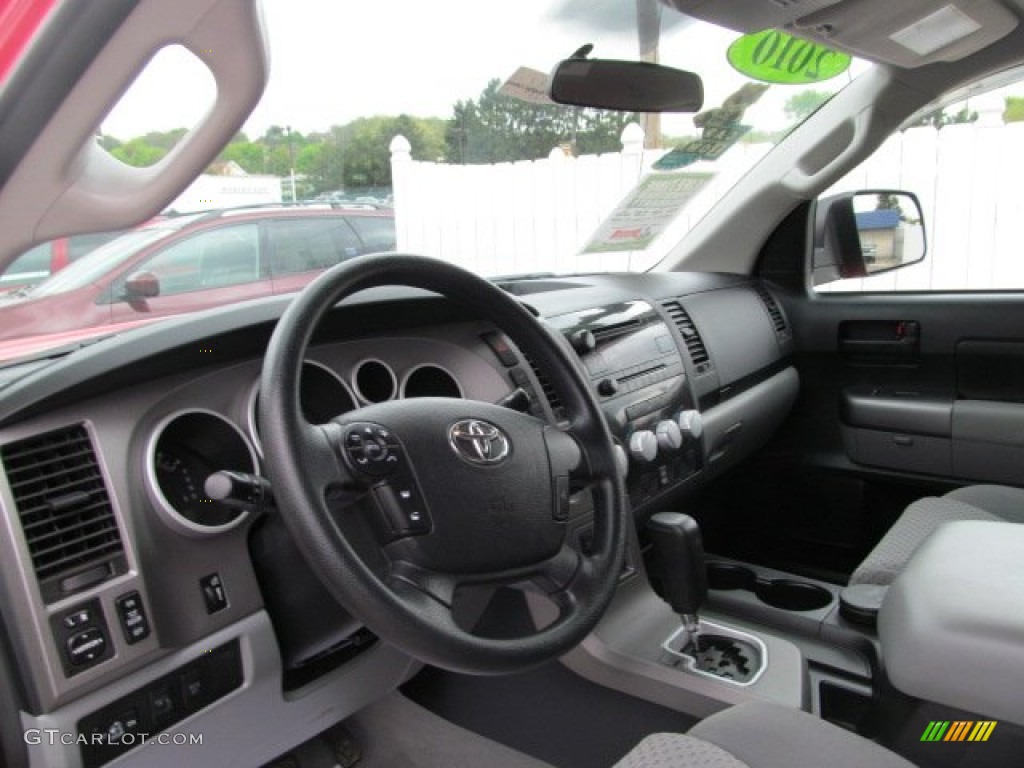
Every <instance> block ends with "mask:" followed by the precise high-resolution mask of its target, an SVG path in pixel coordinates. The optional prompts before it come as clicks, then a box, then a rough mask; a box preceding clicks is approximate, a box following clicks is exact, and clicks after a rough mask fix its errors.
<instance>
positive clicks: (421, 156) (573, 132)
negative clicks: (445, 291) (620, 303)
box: [0, 0, 868, 360]
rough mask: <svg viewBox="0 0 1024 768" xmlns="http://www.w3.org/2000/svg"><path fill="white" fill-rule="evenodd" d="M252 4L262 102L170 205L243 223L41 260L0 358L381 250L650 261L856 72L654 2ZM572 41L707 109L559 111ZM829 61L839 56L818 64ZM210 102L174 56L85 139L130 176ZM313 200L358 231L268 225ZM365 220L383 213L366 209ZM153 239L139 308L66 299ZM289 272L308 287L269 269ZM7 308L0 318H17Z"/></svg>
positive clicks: (613, 265) (532, 266) (502, 270)
mask: <svg viewBox="0 0 1024 768" xmlns="http://www.w3.org/2000/svg"><path fill="white" fill-rule="evenodd" d="M263 7H264V16H265V21H266V26H267V30H268V35H269V41H270V46H271V56H270V60H271V63H272V70H271V79H270V83H269V85H268V87H267V89H266V92H265V94H264V96H263V99H262V101H261V102H260V104H259V105H258V106H257V108H256V109H255V110H254V112H253V113H252V115H251V116H250V118H249V120H248V122H247V123H246V124H245V125H244V127H243V129H242V131H240V132H239V133H238V134H237V135H236V136H235V137H234V139H233V140H232V141H231V142H230V143H229V144H228V145H227V146H225V147H224V149H223V151H222V152H221V153H220V155H219V156H218V157H217V158H216V160H215V161H214V162H213V163H211V164H210V166H209V167H207V168H206V171H205V173H204V174H203V175H202V176H200V177H199V178H197V179H196V180H195V182H194V183H193V184H192V185H191V186H190V187H189V188H188V189H186V190H185V191H183V192H182V193H181V194H180V195H179V196H178V197H177V198H176V199H175V200H173V201H172V202H170V203H169V205H168V207H167V211H168V212H174V213H176V214H182V213H192V212H198V211H206V210H214V209H217V210H219V209H229V208H230V209H239V210H236V211H234V213H236V214H237V215H235V216H223V215H222V216H220V218H222V219H223V223H224V225H225V226H227V225H229V224H234V225H236V226H235V229H233V230H232V231H231V232H225V231H221V230H220V228H219V226H213V227H206V225H205V224H204V231H203V233H199V235H196V234H195V233H193V232H191V231H190V227H189V226H188V223H187V222H186V221H184V220H175V222H176V223H175V224H174V226H173V228H172V229H169V228H163V227H158V228H149V229H142V230H138V231H135V232H132V233H130V234H128V235H125V236H123V237H121V238H119V239H117V240H114V241H113V242H111V243H109V244H107V245H105V246H102V247H100V248H99V249H97V250H95V251H93V252H91V253H90V254H88V255H86V256H84V257H81V258H79V259H77V260H72V261H71V264H70V266H64V265H63V264H58V263H57V262H54V266H53V267H52V268H51V269H50V271H51V272H53V273H54V274H53V276H52V277H51V278H50V279H49V280H47V281H45V282H43V283H42V284H40V285H37V286H35V287H34V288H31V289H29V290H27V291H25V290H23V291H21V293H22V294H23V296H22V297H21V300H19V301H18V302H13V304H14V306H15V307H17V306H19V305H20V306H24V305H27V304H32V303H33V302H36V303H38V302H42V301H51V302H52V305H48V306H47V307H46V308H45V309H43V308H39V309H37V310H36V311H34V313H33V315H32V316H33V318H34V319H33V321H32V323H29V322H28V320H27V319H23V318H22V316H19V319H18V323H19V328H20V329H21V330H20V333H18V334H16V333H15V332H14V331H12V330H10V328H12V327H13V321H12V322H5V321H4V320H3V319H2V318H0V344H2V341H3V339H4V338H11V337H12V336H14V335H22V336H28V335H38V336H40V337H44V336H46V335H47V334H49V333H57V332H59V333H62V334H65V336H66V332H67V331H69V330H72V329H79V328H81V329H83V332H84V330H85V329H88V328H93V329H95V330H96V332H97V333H98V332H109V330H110V329H109V328H108V327H101V326H104V325H107V324H110V323H111V322H120V323H131V322H151V321H154V320H158V319H160V318H162V317H166V316H168V315H170V314H181V313H183V312H193V311H201V310H203V309H208V308H211V307H215V306H223V305H225V304H228V303H230V302H231V301H234V300H241V299H243V298H244V299H251V298H254V297H256V296H260V295H271V294H273V293H275V292H281V291H294V290H297V289H299V288H301V287H302V284H303V281H308V280H310V279H312V278H313V277H314V276H315V273H316V271H317V270H319V269H323V268H326V267H328V266H330V265H331V264H334V263H337V262H339V261H343V260H345V259H348V258H355V257H358V256H360V255H362V254H365V253H371V252H374V251H380V250H392V249H397V250H400V251H404V252H411V253H419V254H423V255H429V256H434V257H438V258H442V259H446V260H449V261H452V262H455V263H457V264H459V265H461V266H464V267H467V268H469V269H471V270H474V271H476V272H477V273H479V274H482V275H485V276H498V275H502V276H508V275H518V274H529V273H539V272H542V273H555V274H562V275H564V274H573V273H591V272H601V271H622V270H633V271H638V270H647V269H650V268H651V267H652V266H654V265H656V264H657V263H658V262H659V261H660V260H661V259H663V258H664V257H665V255H666V254H667V253H668V252H669V250H670V249H671V248H673V247H674V246H675V245H676V244H677V243H678V242H679V241H680V240H681V239H682V238H684V237H685V235H686V233H687V232H688V231H689V229H691V228H692V227H693V226H694V224H696V222H697V221H699V220H700V218H701V217H702V216H703V215H704V214H705V213H706V212H707V211H708V210H709V209H710V208H711V207H712V206H713V205H714V204H715V202H716V201H717V200H718V199H719V198H720V197H721V196H722V195H723V194H724V193H725V192H727V191H728V190H729V189H730V188H731V187H732V186H733V185H735V184H736V183H742V179H743V177H744V175H745V174H746V172H747V171H748V170H749V169H750V168H751V167H752V166H753V165H754V164H755V163H756V162H757V161H758V160H760V159H761V158H762V157H763V156H764V155H765V154H766V153H767V152H768V151H769V150H770V149H771V148H772V147H773V146H774V145H775V144H777V143H778V142H779V141H780V140H781V139H782V138H783V137H784V136H785V135H786V134H787V133H788V132H789V131H791V130H792V128H793V127H795V126H796V125H798V124H799V123H800V122H802V121H803V120H805V119H806V118H807V117H808V116H809V115H811V114H812V113H813V112H814V111H815V110H816V109H817V108H818V107H819V106H820V105H821V104H822V103H823V102H824V101H826V100H827V99H828V98H830V96H831V95H832V94H834V93H835V92H836V91H838V90H839V89H840V88H842V87H844V86H845V85H846V84H847V83H849V82H850V81H851V80H852V79H853V78H854V77H855V76H857V75H858V74H859V73H861V72H863V71H864V70H865V69H867V68H868V65H867V64H866V63H864V62H861V61H858V60H856V59H854V60H853V61H852V62H850V61H849V57H845V56H842V55H840V54H835V56H834V57H833V55H832V53H830V52H829V53H827V55H826V52H824V50H823V49H817V48H814V47H813V46H809V44H805V43H803V41H799V40H796V41H793V40H789V42H787V40H788V38H787V36H785V35H782V34H781V33H778V32H771V31H766V33H767V34H769V35H770V37H768V38H764V37H761V38H748V40H747V41H746V42H745V43H743V42H738V41H739V39H740V38H741V35H740V33H737V32H735V31H732V30H728V29H723V28H719V27H715V26H713V25H710V24H708V23H705V22H702V21H699V20H696V19H693V18H690V17H687V16H684V15H682V14H680V13H678V12H676V11H675V10H673V9H671V8H668V7H665V6H663V5H662V4H660V3H658V2H655V0H651V1H650V2H649V3H646V2H640V3H637V2H636V0H600V1H595V0H523V2H519V3H514V4H506V5H505V6H493V7H491V6H489V7H488V10H487V28H488V29H489V30H491V32H490V33H488V34H480V33H474V32H471V30H470V28H469V27H468V26H466V25H465V24H463V23H461V22H460V20H465V19H466V18H467V14H469V16H470V17H476V16H479V10H478V6H477V5H476V4H470V3H468V2H466V1H465V0H448V1H447V2H439V3H429V4H427V3H420V2H412V1H411V0H400V2H397V3H329V2H323V0H264V2H263ZM638 16H639V18H640V23H639V24H638V22H637V19H638ZM587 44H591V45H593V52H592V53H591V54H590V55H591V57H593V58H601V59H623V60H631V61H639V60H645V61H657V62H660V63H661V64H664V65H668V66H672V67H677V68H680V69H685V70H688V71H692V72H695V73H697V74H698V75H700V76H701V78H703V85H704V102H703V108H702V109H701V111H700V112H699V113H697V114H663V115H660V116H659V115H645V114H632V113H616V112H607V111H600V110H595V109H588V108H576V107H568V106H562V105H557V104H554V103H552V102H550V100H548V98H547V96H546V85H547V83H546V79H547V73H549V72H551V71H552V69H553V67H554V65H555V64H556V63H557V62H558V61H559V60H561V59H565V58H569V57H570V56H571V55H572V54H573V53H574V52H575V51H577V50H579V49H580V48H581V47H582V46H584V45H587ZM744 46H745V48H744ZM744 50H745V51H746V53H743V51H744ZM730 51H732V52H731V53H730ZM737 51H739V54H737ZM737 55H740V56H746V58H747V59H748V61H747V66H746V68H744V66H742V65H737V58H736V57H737ZM730 57H732V62H730ZM830 57H831V58H830ZM826 59H829V60H830V61H831V64H832V65H834V64H835V63H836V62H839V61H842V62H845V63H842V64H841V66H829V67H825V68H823V69H821V71H820V72H819V71H818V69H819V67H818V65H819V64H821V63H822V62H823V61H824V60H826ZM751 62H753V63H754V64H757V65H759V66H760V67H761V70H762V74H763V70H764V67H766V66H772V65H774V67H775V69H776V70H778V71H780V72H782V71H784V70H787V69H788V71H789V73H790V75H787V77H789V79H794V77H793V76H792V73H793V72H797V74H798V75H800V76H799V77H796V78H795V79H797V80H800V83H798V84H795V85H794V84H777V83H776V84H772V83H767V82H762V81H761V80H756V79H754V76H757V72H755V71H753V70H752V69H751ZM740 69H744V71H746V72H747V73H748V74H743V73H741V71H740ZM755 69H756V67H755ZM825 69H828V70H829V71H828V72H825V71H824V70H825ZM808 73H811V74H813V75H814V77H811V76H809V75H808ZM783 74H784V72H783ZM752 75H754V76H752ZM805 75H807V76H805ZM801 78H802V79H801ZM822 78H825V79H822ZM783 79H785V78H783ZM215 93H216V86H215V85H213V83H212V79H211V77H210V75H209V73H208V72H206V71H205V67H204V66H202V65H201V64H199V63H198V60H197V59H195V58H194V57H193V56H192V54H190V53H188V52H187V51H186V50H185V49H183V48H180V47H177V46H172V47H171V48H168V49H165V50H164V51H163V52H161V53H160V54H158V56H157V57H156V58H154V59H153V61H152V62H151V64H150V66H149V67H148V69H147V70H146V71H145V72H144V73H143V74H142V75H141V76H140V78H139V80H138V82H137V83H136V85H135V86H133V87H132V88H131V89H129V91H128V93H127V94H126V96H125V97H124V99H123V100H122V102H121V103H120V104H119V105H118V107H117V108H116V109H115V110H114V112H113V113H111V115H109V116H108V118H107V119H106V120H105V122H104V123H103V124H102V126H101V130H100V132H99V133H98V135H97V141H98V142H99V143H100V145H101V146H103V147H104V148H105V149H107V150H108V151H109V152H110V153H111V154H112V155H113V156H114V157H115V158H117V159H118V160H120V161H122V162H125V163H128V164H130V165H139V166H147V165H152V164H153V163H155V162H158V161H159V160H160V159H161V158H162V157H163V156H165V155H166V154H167V153H168V152H169V151H170V150H171V149H172V148H173V147H174V146H175V144H176V142H177V141H178V140H179V139H181V137H182V136H183V135H185V133H186V131H187V130H188V129H189V128H190V127H192V126H193V125H194V124H195V122H196V120H197V119H198V116H199V115H201V114H202V109H205V107H204V106H203V99H204V98H207V99H212V98H214V96H215ZM314 201H315V202H318V203H321V204H323V203H329V204H331V205H333V206H334V207H335V208H336V209H337V212H339V213H342V214H346V215H347V216H349V217H350V218H349V219H348V226H347V227H345V228H344V236H342V235H341V234H339V233H338V231H337V228H335V230H332V231H333V232H334V233H333V234H330V235H328V234H326V231H327V230H326V228H325V227H324V226H319V228H318V227H317V226H314V225H313V224H309V225H308V226H307V225H305V224H303V223H293V224H292V225H290V227H289V228H288V230H287V234H286V233H285V230H283V229H282V230H280V232H281V234H280V235H279V236H276V239H275V238H272V237H268V236H267V235H265V234H262V233H264V232H267V231H270V230H268V229H266V228H267V227H269V226H270V224H269V222H270V220H271V219H272V217H273V216H275V215H278V214H279V210H278V209H280V208H281V207H282V206H283V207H285V208H286V209H288V210H289V211H290V214H291V215H293V216H295V217H296V218H302V217H304V216H306V215H311V213H310V212H309V211H307V207H306V206H305V205H304V203H311V202H314ZM310 209H311V206H310ZM367 210H371V211H376V212H377V213H378V214H379V215H375V216H374V218H372V219H371V218H366V217H365V216H364V217H363V218H361V219H360V218H358V216H357V214H358V213H361V212H365V211H367ZM242 220H244V221H245V222H246V225H245V226H242V225H241V222H242ZM161 238H166V239H167V245H165V246H163V249H164V250H163V252H164V253H165V256H164V257H158V260H157V261H156V262H154V263H155V264H156V265H157V266H158V267H159V269H157V268H155V267H154V268H153V269H151V270H149V271H150V272H151V275H150V276H152V277H153V280H151V281H150V283H148V284H147V287H146V288H145V290H146V294H147V295H145V296H139V297H136V300H131V297H130V296H126V297H125V300H124V301H120V300H115V303H114V305H113V306H112V307H101V309H102V311H97V312H96V313H93V314H90V313H91V312H92V309H91V308H90V309H89V310H88V311H86V310H84V309H83V306H85V305H84V304H83V305H79V304H75V303H68V302H63V301H62V299H61V297H62V296H64V295H65V294H67V293H68V292H70V291H72V290H74V289H78V288H82V287H84V286H87V285H94V284H95V285H96V286H101V285H108V284H109V282H110V280H108V277H110V275H111V272H112V271H113V270H116V269H117V268H118V266H119V265H121V264H122V263H123V262H124V260H125V259H127V258H129V256H130V255H131V254H132V253H134V252H137V251H138V249H139V248H141V247H143V246H146V245H150V244H152V243H153V242H155V241H156V240H158V239H161ZM178 240H188V243H190V245H189V244H180V245H179V244H178V242H177V241H178ZM158 252H159V249H158ZM305 254H309V255H308V256H307V255H305ZM300 255H301V256H300ZM285 262H287V263H285ZM307 264H308V266H307ZM147 269H149V268H147ZM285 273H287V274H293V275H294V274H301V275H302V276H303V277H302V278H301V279H300V278H293V279H290V280H284V279H277V278H278V277H279V276H281V275H283V274H285ZM33 274H36V273H33ZM0 278H2V276H0ZM8 304H12V302H5V303H4V306H3V307H0V310H2V311H12V312H13V311H14V309H8V307H7V305H8ZM99 305H102V302H98V303H97V302H96V301H95V300H90V302H89V303H88V306H89V307H92V306H99ZM21 311H25V310H21ZM133 313H134V314H133ZM25 317H27V316H25ZM2 359H3V356H2V349H0V360H2Z"/></svg>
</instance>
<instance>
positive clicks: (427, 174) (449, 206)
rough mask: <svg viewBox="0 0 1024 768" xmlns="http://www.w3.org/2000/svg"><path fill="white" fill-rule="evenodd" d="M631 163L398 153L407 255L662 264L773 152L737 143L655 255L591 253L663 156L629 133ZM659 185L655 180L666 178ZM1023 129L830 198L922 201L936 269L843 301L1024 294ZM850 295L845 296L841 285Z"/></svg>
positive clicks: (538, 263)
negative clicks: (908, 195) (852, 195)
mask: <svg viewBox="0 0 1024 768" xmlns="http://www.w3.org/2000/svg"><path fill="white" fill-rule="evenodd" d="M622 141H623V148H622V151H621V152H618V153H609V154H604V155H592V156H582V157H576V158H572V157H566V156H565V155H564V154H563V153H562V152H561V151H560V150H554V151H552V154H551V156H550V157H549V158H546V159H544V160H537V161H532V162H520V163H499V164H496V165H447V164H443V163H424V162H417V161H413V160H412V159H411V157H410V154H409V143H408V141H406V140H405V139H404V138H403V137H401V136H398V137H395V139H394V141H393V142H392V144H391V150H392V162H391V169H392V177H393V184H394V198H395V224H396V228H397V236H398V247H399V249H400V250H404V251H409V252H413V253H422V254H426V255H432V256H437V257H439V258H443V259H446V260H448V261H452V262H455V263H457V264H460V265H462V266H465V267H468V268H470V269H473V270H475V271H477V272H480V273H482V274H487V275H500V274H515V273H522V272H534V271H542V272H555V273H568V272H585V271H601V270H617V269H629V268H634V269H636V268H644V267H647V266H650V265H652V264H653V263H655V262H656V261H657V260H658V259H660V258H661V256H663V255H664V254H665V253H666V252H667V250H668V249H669V248H670V247H671V246H672V245H674V244H675V242H678V240H679V239H680V238H681V237H682V236H683V235H684V234H685V233H686V232H687V231H688V230H689V229H690V227H691V226H692V225H693V224H694V223H695V222H696V221H697V220H698V219H699V218H700V217H701V216H703V215H704V213H705V212H706V211H707V209H708V207H710V205H712V204H713V203H714V202H715V201H716V200H717V199H718V197H720V195H721V194H723V193H724V192H725V191H726V190H727V189H728V188H729V187H730V186H732V185H733V184H734V183H735V182H736V181H737V180H738V179H739V178H740V177H741V176H742V173H743V172H744V170H745V169H746V168H749V167H750V166H751V165H752V163H753V162H755V161H756V160H757V159H759V158H760V157H761V156H763V155H764V154H765V153H766V152H767V151H768V150H770V149H771V146H770V145H768V144H743V143H740V144H737V145H736V146H735V147H733V148H732V149H730V150H729V151H728V152H726V153H725V155H723V156H722V158H721V159H720V160H719V161H718V162H717V163H714V164H711V163H702V164H700V165H699V166H697V165H695V166H691V168H688V169H686V170H692V171H711V172H714V173H715V174H716V176H715V178H714V180H713V181H712V182H711V183H710V184H709V185H708V186H707V187H706V188H705V189H704V191H703V192H701V193H700V195H699V196H698V197H697V198H695V199H694V200H692V201H691V203H690V204H689V205H688V206H687V208H686V212H685V214H683V215H680V216H679V217H678V218H677V219H676V220H675V221H674V222H672V223H671V224H670V225H669V226H668V228H667V229H666V231H665V232H664V234H663V236H662V237H660V238H659V239H658V240H656V241H655V242H654V243H653V244H652V245H651V247H650V248H649V249H648V250H647V251H646V252H643V253H635V252H620V253H581V251H582V249H583V248H584V247H585V246H586V245H587V243H588V242H589V240H590V238H591V235H593V233H594V231H595V230H596V229H597V228H598V226H599V225H600V224H601V222H602V221H603V220H604V219H605V217H607V216H608V215H609V214H610V213H611V212H612V211H613V210H614V209H615V207H616V205H617V204H618V203H619V201H620V200H622V198H623V197H624V196H626V194H627V193H628V192H629V191H630V190H632V189H633V188H634V187H635V186H636V184H637V182H638V181H639V180H640V179H641V178H642V177H643V175H644V174H646V173H649V172H651V170H650V168H651V165H652V164H653V163H654V162H655V161H656V160H657V159H658V158H659V157H660V156H661V155H662V154H663V152H664V150H659V151H654V152H651V151H644V150H643V148H642V147H643V134H642V132H641V131H640V129H639V127H638V126H635V125H631V126H627V128H626V130H625V131H624V132H623V136H622ZM655 173H656V172H655ZM1021 185H1024V123H1011V124H1008V125H1003V124H1002V123H1001V122H998V123H997V124H979V123H974V124H963V125H950V126H946V127H945V128H943V129H941V130H936V129H934V128H926V127H922V128H911V129H909V130H907V131H904V132H901V133H897V134H896V135H894V136H892V137H890V139H889V140H888V141H886V143H885V144H884V145H883V146H882V147H881V148H880V149H879V150H878V151H876V152H875V154H874V155H873V156H872V157H871V158H870V159H869V160H868V161H866V162H865V163H863V164H862V165H861V166H860V167H859V168H857V169H856V170H854V171H853V172H851V173H850V174H848V175H847V176H846V177H844V178H843V179H841V180H840V181H839V182H838V183H837V184H835V185H834V186H833V187H832V189H830V190H829V192H828V194H831V193H834V192H840V191H847V190H855V189H880V188H888V189H902V190H907V191H910V192H914V193H916V194H917V195H918V197H919V199H920V200H921V205H922V208H923V211H924V217H925V224H926V228H927V238H928V256H927V258H926V260H925V262H924V263H923V264H920V265H915V266H912V267H908V268H905V269H902V270H898V271H896V272H892V273H889V274H886V275H878V276H876V277H872V278H867V279H865V280H863V281H861V280H848V281H843V283H842V284H841V289H842V290H848V289H853V290H859V289H861V288H864V289H869V288H870V289H874V290H922V289H923V290H929V289H932V290H943V289H975V290H980V289H986V288H1003V289H1009V288H1014V289H1018V288H1024V253H1022V251H1024V193H1022V190H1021ZM834 286H835V287H840V285H839V284H834Z"/></svg>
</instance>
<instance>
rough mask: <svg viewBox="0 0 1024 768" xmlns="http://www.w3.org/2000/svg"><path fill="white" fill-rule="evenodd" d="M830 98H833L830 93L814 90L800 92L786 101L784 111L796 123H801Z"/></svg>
mask: <svg viewBox="0 0 1024 768" xmlns="http://www.w3.org/2000/svg"><path fill="white" fill-rule="evenodd" d="M830 98H832V94H831V93H829V92H828V91H815V90H813V89H811V90H806V91H800V92H799V93H794V94H793V95H792V96H790V97H789V98H788V99H786V103H785V105H784V106H783V107H782V110H783V111H784V112H785V113H786V117H788V118H789V119H790V120H792V121H793V122H794V123H799V122H802V121H803V120H804V119H805V118H807V117H809V116H810V115H811V113H812V112H814V110H816V109H817V108H818V107H820V106H821V105H822V104H824V103H825V102H826V101H828V100H829V99H830Z"/></svg>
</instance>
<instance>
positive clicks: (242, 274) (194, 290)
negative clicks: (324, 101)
mask: <svg viewBox="0 0 1024 768" xmlns="http://www.w3.org/2000/svg"><path fill="white" fill-rule="evenodd" d="M394 247H395V239H394V218H393V214H392V213H391V211H388V210H373V209H366V210H364V209H339V208H336V207H328V206H325V207H294V208H292V207H281V208H274V209H261V208H252V209H242V210H230V211H217V212H211V213H204V214H195V215H188V216H182V217H177V218H167V219H163V220H160V221H156V222H151V223H150V224H148V225H145V226H143V227H140V228H138V229H136V230H133V231H132V232H129V233H127V234H125V235H123V236H122V237H120V238H117V239H116V240H113V241H111V242H110V243H107V244H106V245H103V246H101V247H99V248H97V249H96V250H95V251H93V252H92V253H90V254H88V255H87V256H85V257H83V258H82V259H80V260H79V261H76V262H74V263H73V264H72V265H70V266H69V267H68V268H66V269H65V270H63V271H61V272H60V273H58V274H57V275H54V276H53V277H52V278H50V279H49V280H47V281H45V282H43V283H41V284H40V285H38V286H36V287H35V288H33V289H29V290H28V291H26V292H24V293H21V292H16V293H14V294H11V295H9V296H6V297H0V360H12V359H15V358H20V357H25V356H30V355H33V354H35V353H37V352H42V351H44V350H46V349H50V348H54V347H59V346H63V345H65V344H67V343H71V342H75V341H80V340H83V339H88V338H92V337H95V336H99V335H105V334H108V333H111V332H116V331H120V330H124V329H126V328H130V327H133V326H136V325H141V324H144V323H148V322H152V321H154V320H158V319H160V318H164V317H168V316H172V315H179V314H183V313H187V312H194V311H199V310H203V309H209V308H212V307H218V306H223V305H225V304H230V303H234V302H238V301H245V300H247V299H254V298H258V297H261V296H267V295H270V294H280V293H291V292H294V291H297V290H299V289H300V288H301V287H302V286H304V285H305V284H306V283H308V282H309V281H310V280H312V279H313V278H314V277H315V276H316V275H317V274H319V272H321V271H323V270H324V269H327V268H328V267H330V266H333V265H334V264H336V263H339V262H340V261H344V260H346V259H349V258H354V257H356V256H359V255H362V254H365V253H374V252H379V251H388V250H393V249H394ZM140 286H141V288H140Z"/></svg>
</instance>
